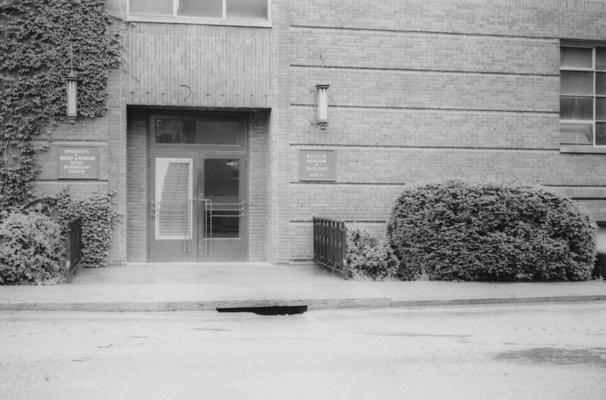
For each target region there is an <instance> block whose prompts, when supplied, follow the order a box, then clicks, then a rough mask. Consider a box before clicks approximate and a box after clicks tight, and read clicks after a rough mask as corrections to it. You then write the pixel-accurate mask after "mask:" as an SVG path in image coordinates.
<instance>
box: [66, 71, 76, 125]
mask: <svg viewBox="0 0 606 400" xmlns="http://www.w3.org/2000/svg"><path fill="white" fill-rule="evenodd" d="M77 80H78V75H76V73H75V72H74V70H73V69H72V70H71V71H70V72H69V75H68V76H67V118H69V122H70V123H71V124H73V123H74V122H76V117H77V116H78V82H77Z"/></svg>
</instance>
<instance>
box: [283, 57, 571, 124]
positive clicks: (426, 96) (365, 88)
mask: <svg viewBox="0 0 606 400" xmlns="http://www.w3.org/2000/svg"><path fill="white" fill-rule="evenodd" d="M291 76H292V87H291V104H310V105H313V104H315V84H317V83H329V84H330V88H329V93H330V94H329V95H330V97H329V104H330V105H338V106H357V107H412V108H431V109H435V108H437V109H441V108H446V109H457V110H499V111H529V112H551V113H557V112H559V109H560V98H559V82H560V81H559V78H558V77H550V76H514V75H481V74H459V73H434V72H418V71H368V70H333V69H330V70H321V69H320V68H317V69H309V68H294V67H293V68H292V69H291Z"/></svg>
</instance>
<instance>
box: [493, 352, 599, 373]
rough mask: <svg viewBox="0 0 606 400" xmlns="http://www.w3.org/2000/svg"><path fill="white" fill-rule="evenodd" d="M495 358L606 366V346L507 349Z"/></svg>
mask: <svg viewBox="0 0 606 400" xmlns="http://www.w3.org/2000/svg"><path fill="white" fill-rule="evenodd" d="M495 358H496V359H497V360H510V361H519V362H527V363H550V364H557V365H572V364H589V365H596V366H598V367H603V368H606V347H592V348H588V349H562V348H554V347H537V348H533V349H528V350H515V351H507V352H504V353H501V354H498V355H497V356H496V357H495Z"/></svg>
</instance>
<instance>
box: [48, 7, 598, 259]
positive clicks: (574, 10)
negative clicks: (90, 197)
mask: <svg viewBox="0 0 606 400" xmlns="http://www.w3.org/2000/svg"><path fill="white" fill-rule="evenodd" d="M107 3H108V7H109V10H110V12H111V13H112V14H114V15H115V16H117V17H119V18H120V19H122V20H124V21H125V22H124V23H121V24H119V25H120V30H121V36H122V40H123V45H124V51H125V54H124V57H125V64H124V65H123V67H122V68H121V69H120V70H118V71H116V72H114V73H112V75H111V78H110V86H109V103H108V108H109V112H108V113H107V115H106V116H105V117H103V118H101V119H98V120H79V121H78V122H77V123H76V124H74V125H67V124H66V125H62V126H60V127H58V128H57V129H56V130H55V131H54V132H53V134H52V143H51V144H50V151H49V152H47V153H45V154H44V155H43V157H44V160H43V165H44V166H45V168H43V173H42V174H41V175H40V177H39V182H38V185H39V186H40V187H41V188H43V189H44V190H47V191H56V190H59V189H60V188H62V187H64V186H65V185H66V184H67V185H69V186H70V187H71V188H72V191H74V192H75V193H77V194H82V195H83V194H86V193H89V192H91V191H106V190H113V191H115V192H116V193H117V198H116V200H117V203H118V207H119V211H120V213H121V215H122V217H121V224H120V226H119V227H118V229H117V231H116V232H115V238H114V243H113V246H112V253H111V258H112V262H113V263H115V264H121V263H125V262H133V263H135V262H154V261H205V260H250V261H256V260H267V261H271V262H281V263H286V262H296V261H303V260H310V259H311V257H312V241H311V228H312V225H311V218H312V216H313V215H322V216H327V217H333V218H338V219H343V220H346V221H356V222H357V223H358V224H359V225H360V226H362V227H364V228H367V229H368V230H370V231H380V230H381V229H383V227H384V223H385V220H386V217H387V214H388V212H389V209H390V207H391V204H392V201H393V199H394V198H395V196H396V195H397V194H398V192H399V191H400V190H401V186H402V184H405V183H412V182H418V181H423V180H432V179H438V178H449V177H482V178H488V179H497V180H512V179H517V180H522V181H526V182H531V183H539V184H542V185H545V186H548V187H551V188H552V189H554V190H556V191H558V192H561V193H563V194H566V195H568V196H571V197H573V198H575V199H578V200H579V201H580V202H581V203H583V204H584V205H585V206H586V207H587V208H588V209H589V210H590V212H591V213H592V214H593V216H594V217H595V219H596V220H598V221H606V174H605V173H604V171H606V1H589V0H587V1H585V0H481V1H480V0H380V1H374V2H368V1H362V0H210V1H205V2H202V1H196V0H154V1H149V0H108V1H107ZM602 46H603V47H602ZM318 85H329V86H328V89H326V93H327V104H328V115H327V126H325V127H324V126H322V124H320V123H319V122H322V121H319V119H318V111H319V110H321V108H322V107H317V104H318V91H319V89H318V88H317V86H318ZM321 102H322V101H320V103H321ZM320 106H321V104H320ZM70 150H71V151H74V150H76V151H85V152H88V153H91V154H92V158H91V159H93V160H96V161H94V162H98V167H95V168H96V169H94V170H93V172H92V173H82V174H80V175H78V171H76V175H72V176H68V175H66V174H67V172H66V170H64V168H65V166H64V164H60V163H59V160H60V159H61V155H65V154H67V153H66V152H68V151H70ZM55 164H60V165H57V166H56V167H55ZM74 178H77V179H74Z"/></svg>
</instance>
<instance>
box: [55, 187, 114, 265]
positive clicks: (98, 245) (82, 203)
mask: <svg viewBox="0 0 606 400" xmlns="http://www.w3.org/2000/svg"><path fill="white" fill-rule="evenodd" d="M55 207H56V214H57V216H58V220H59V223H60V225H61V226H62V227H67V223H68V222H69V221H70V220H72V219H74V218H76V217H79V216H81V217H82V261H81V265H82V267H84V268H98V267H105V266H107V264H108V258H109V248H110V246H111V240H112V232H113V230H114V227H115V226H116V223H117V222H118V214H117V213H116V211H114V204H113V202H112V195H111V194H98V193H94V194H92V195H91V196H90V197H88V198H86V199H84V200H76V199H73V198H72V196H71V195H70V193H69V192H68V191H67V190H64V191H63V192H61V193H60V194H59V195H58V196H57V198H56V203H55Z"/></svg>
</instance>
